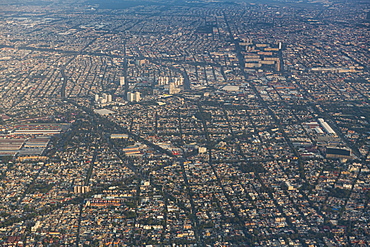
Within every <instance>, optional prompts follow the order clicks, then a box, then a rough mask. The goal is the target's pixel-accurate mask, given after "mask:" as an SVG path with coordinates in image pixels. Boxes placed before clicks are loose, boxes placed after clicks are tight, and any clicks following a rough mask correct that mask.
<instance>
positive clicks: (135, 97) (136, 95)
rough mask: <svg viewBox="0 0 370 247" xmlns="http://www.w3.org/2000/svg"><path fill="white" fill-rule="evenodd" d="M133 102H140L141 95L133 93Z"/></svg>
mask: <svg viewBox="0 0 370 247" xmlns="http://www.w3.org/2000/svg"><path fill="white" fill-rule="evenodd" d="M134 100H135V101H136V102H138V101H140V100H141V94H140V92H135V93H134Z"/></svg>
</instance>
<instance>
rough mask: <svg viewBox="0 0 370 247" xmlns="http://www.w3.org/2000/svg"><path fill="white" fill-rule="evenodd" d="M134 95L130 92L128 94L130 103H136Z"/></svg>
mask: <svg viewBox="0 0 370 247" xmlns="http://www.w3.org/2000/svg"><path fill="white" fill-rule="evenodd" d="M134 97H135V96H134V93H131V92H128V93H127V101H129V102H134V101H135V98H134Z"/></svg>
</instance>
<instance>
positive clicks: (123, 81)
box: [119, 76, 125, 86]
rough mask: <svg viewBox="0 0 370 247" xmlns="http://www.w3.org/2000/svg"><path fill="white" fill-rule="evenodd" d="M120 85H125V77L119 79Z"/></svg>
mask: <svg viewBox="0 0 370 247" xmlns="http://www.w3.org/2000/svg"><path fill="white" fill-rule="evenodd" d="M119 85H120V86H123V85H125V77H123V76H121V77H120V78H119Z"/></svg>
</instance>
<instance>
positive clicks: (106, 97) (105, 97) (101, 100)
mask: <svg viewBox="0 0 370 247" xmlns="http://www.w3.org/2000/svg"><path fill="white" fill-rule="evenodd" d="M112 101H113V99H112V95H110V94H107V93H103V94H102V95H101V96H100V95H99V94H95V102H96V103H98V104H106V103H109V102H112Z"/></svg>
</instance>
